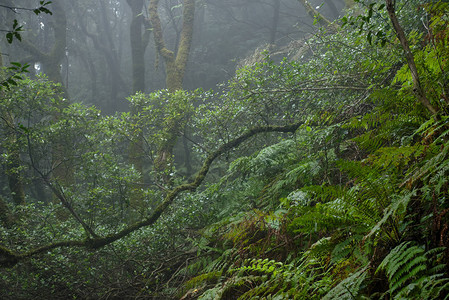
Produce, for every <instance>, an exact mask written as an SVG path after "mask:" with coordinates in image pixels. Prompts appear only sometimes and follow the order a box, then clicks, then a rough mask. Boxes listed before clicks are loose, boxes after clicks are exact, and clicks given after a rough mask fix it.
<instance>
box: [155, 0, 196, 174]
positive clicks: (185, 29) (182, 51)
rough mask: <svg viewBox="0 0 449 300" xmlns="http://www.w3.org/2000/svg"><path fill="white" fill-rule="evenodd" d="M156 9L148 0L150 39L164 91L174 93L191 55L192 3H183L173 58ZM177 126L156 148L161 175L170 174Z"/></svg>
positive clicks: (191, 0) (192, 0)
mask: <svg viewBox="0 0 449 300" xmlns="http://www.w3.org/2000/svg"><path fill="white" fill-rule="evenodd" d="M158 8H159V0H150V5H149V7H148V11H149V15H150V22H151V25H152V27H153V37H154V41H155V45H156V49H157V51H158V53H159V55H160V56H162V57H163V59H164V62H165V69H166V72H165V73H166V87H167V89H168V90H169V91H171V92H174V91H177V90H181V89H182V83H183V79H184V73H185V70H186V66H187V60H188V57H189V54H190V47H191V44H192V37H193V23H194V18H195V0H184V3H183V11H182V18H183V19H182V29H181V36H180V41H179V47H178V50H177V52H176V54H175V53H174V52H173V51H171V50H169V49H167V47H166V45H165V40H164V36H163V33H162V26H161V21H160V18H159V13H158ZM181 117H182V116H180V118H181ZM178 124H179V120H176V119H172V121H171V123H170V124H169V125H168V126H167V127H166V128H165V129H164V131H165V137H166V141H165V142H163V143H162V144H161V146H160V147H159V149H158V153H157V157H156V160H155V165H154V167H155V170H156V171H157V172H159V173H160V174H169V173H171V172H169V170H170V169H171V167H172V166H173V159H172V155H173V148H174V146H175V144H176V140H177V138H178V136H179V128H178ZM169 177H170V176H169V175H162V179H163V181H164V182H165V183H169V181H170V178H169Z"/></svg>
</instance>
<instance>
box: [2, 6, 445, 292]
mask: <svg viewBox="0 0 449 300" xmlns="http://www.w3.org/2000/svg"><path fill="white" fill-rule="evenodd" d="M356 2H361V3H359V4H358V5H356V6H353V8H352V10H351V11H349V12H348V15H347V16H346V17H344V18H343V20H342V22H341V23H342V24H339V25H338V26H337V25H336V24H334V25H332V26H330V27H327V28H322V29H321V30H320V31H318V32H317V33H316V34H314V35H313V36H311V37H309V38H307V39H306V40H303V41H302V42H301V43H298V44H301V45H300V46H298V48H296V49H290V51H291V52H292V53H291V55H290V57H293V58H294V59H289V58H288V57H286V58H279V57H278V56H276V51H275V50H273V49H267V50H265V51H262V52H260V53H256V54H255V55H254V57H253V58H252V59H249V60H248V61H253V63H251V64H247V65H245V66H243V67H242V68H241V69H239V70H238V71H237V73H236V75H235V76H234V77H233V78H232V79H231V80H230V81H229V82H227V83H226V84H223V85H221V86H219V87H217V91H203V90H195V91H185V90H178V91H173V92H171V91H170V92H169V91H167V90H160V91H156V92H154V93H150V94H144V93H137V94H135V95H133V96H132V97H129V99H128V100H129V102H130V107H131V108H132V111H131V112H129V113H117V114H115V115H111V116H103V115H102V114H101V113H100V111H99V110H97V109H96V108H95V107H88V106H85V105H82V104H79V103H68V101H67V100H66V99H64V98H63V96H61V95H64V93H63V92H61V91H60V89H61V87H60V86H59V85H58V84H53V83H51V82H49V81H48V80H47V79H46V78H45V76H42V77H38V78H35V79H30V78H23V79H20V78H17V80H16V81H15V83H16V85H11V86H9V89H7V90H3V91H2V97H1V102H0V116H1V129H0V133H1V135H2V138H3V139H4V140H5V141H6V142H5V143H2V144H1V149H0V150H1V154H2V155H1V159H2V166H3V172H4V174H5V175H4V176H2V177H1V178H0V180H1V182H0V184H1V188H2V191H1V195H2V196H1V198H0V218H1V220H0V221H1V226H0V238H1V243H0V264H1V265H2V267H3V268H2V269H0V297H1V298H2V299H30V298H32V299H48V298H51V299H67V298H74V299H126V298H130V299H131V298H133V299H140V298H142V299H449V269H448V267H449V266H448V259H449V248H448V247H449V203H448V200H447V197H449V195H448V188H449V182H448V178H449V174H448V172H449V156H448V155H449V141H448V135H449V126H448V122H449V115H448V112H449V111H448V104H449V52H448V51H447V49H448V42H449V30H448V22H449V15H448V12H449V5H448V3H447V2H443V1H442V2H434V1H429V2H427V3H425V4H421V3H420V1H397V3H396V14H397V16H398V19H399V21H400V24H401V25H402V27H403V29H404V31H405V32H406V37H407V40H408V43H409V45H410V49H411V50H412V53H413V59H414V63H415V64H416V68H417V71H418V75H419V79H420V84H421V86H422V87H423V90H424V91H425V96H426V97H427V99H428V100H429V101H430V103H431V105H432V107H435V108H437V113H432V111H430V110H429V109H428V108H427V107H426V106H425V105H423V104H422V103H421V102H420V101H419V100H418V98H417V96H416V82H415V78H413V76H412V75H411V72H410V65H409V64H408V61H407V59H406V57H405V55H404V48H403V46H402V45H401V43H399V41H398V39H397V36H396V32H395V30H394V28H393V27H391V26H389V25H388V24H390V23H389V15H388V12H387V10H386V8H385V6H384V5H378V4H375V2H372V3H371V4H369V3H368V4H366V3H365V2H363V1H356ZM418 20H419V22H418ZM357 32H358V34H355V33H357ZM167 128H169V129H170V131H169V130H167ZM174 129H176V130H177V131H179V132H177V133H178V134H179V137H180V138H179V139H178V140H174V141H173V143H174V144H173V145H172V146H173V147H174V151H173V153H171V154H170V155H171V157H168V158H167V157H163V158H161V156H163V155H165V153H167V152H164V151H165V148H164V147H166V145H167V141H169V140H170V137H171V134H172V133H173V132H172V130H174ZM136 149H138V150H136ZM162 159H163V160H164V162H165V164H164V166H163V168H161V167H160V164H159V162H160V161H161V160H162Z"/></svg>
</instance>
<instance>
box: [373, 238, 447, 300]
mask: <svg viewBox="0 0 449 300" xmlns="http://www.w3.org/2000/svg"><path fill="white" fill-rule="evenodd" d="M443 250H444V249H441V248H435V249H432V250H429V251H425V250H424V249H423V248H421V247H419V246H416V245H413V244H412V243H411V242H404V243H401V244H400V245H398V246H397V247H395V248H394V249H393V250H391V251H390V253H389V254H388V255H387V256H386V257H385V259H384V260H383V261H382V263H381V264H380V265H379V267H378V269H377V271H380V270H384V271H385V273H386V275H387V277H388V283H389V290H388V294H390V296H391V297H393V299H412V298H415V299H418V298H419V299H449V278H448V277H446V276H445V274H444V272H442V271H444V268H445V267H446V265H445V264H443V263H439V264H436V265H435V264H434V261H435V260H434V258H435V256H436V258H437V260H438V257H441V255H439V254H441V252H442V251H443Z"/></svg>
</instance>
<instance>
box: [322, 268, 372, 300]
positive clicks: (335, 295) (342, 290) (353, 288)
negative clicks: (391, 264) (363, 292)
mask: <svg viewBox="0 0 449 300" xmlns="http://www.w3.org/2000/svg"><path fill="white" fill-rule="evenodd" d="M368 266H369V265H366V266H365V267H363V268H361V269H360V270H358V271H357V272H354V273H352V274H351V275H350V276H348V277H347V278H345V279H344V280H343V281H341V282H340V283H339V284H338V285H337V286H335V287H334V288H333V289H332V290H330V291H329V292H328V293H327V294H326V295H325V296H324V297H323V300H327V299H329V300H331V299H342V300H344V299H358V298H357V295H358V293H359V291H360V288H361V285H362V283H363V282H364V281H365V279H366V277H367V275H368V272H367V271H368Z"/></svg>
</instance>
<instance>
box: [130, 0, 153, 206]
mask: <svg viewBox="0 0 449 300" xmlns="http://www.w3.org/2000/svg"><path fill="white" fill-rule="evenodd" d="M127 3H128V5H129V6H130V8H131V11H132V20H131V25H130V42H131V58H132V74H133V82H132V92H133V94H135V93H137V92H144V91H145V58H144V56H145V49H146V47H147V45H148V41H149V40H148V34H147V32H149V31H146V32H142V29H144V17H143V15H142V10H143V0H127ZM139 110H140V108H139V107H135V106H132V107H131V114H132V115H133V116H135V115H137V114H138V113H139ZM138 130H139V131H138V132H137V133H136V135H135V136H134V138H133V140H132V141H131V144H130V146H129V162H130V163H131V164H132V165H133V166H134V168H135V169H136V170H137V171H138V172H139V173H140V174H141V178H140V181H141V182H143V163H144V151H143V147H144V140H143V132H142V131H141V128H139V129H138ZM132 189H133V193H132V196H131V199H130V205H131V207H133V208H137V209H139V208H143V201H142V199H143V196H142V195H141V193H139V191H140V189H141V186H140V183H138V184H137V185H134V186H133V187H132Z"/></svg>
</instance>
